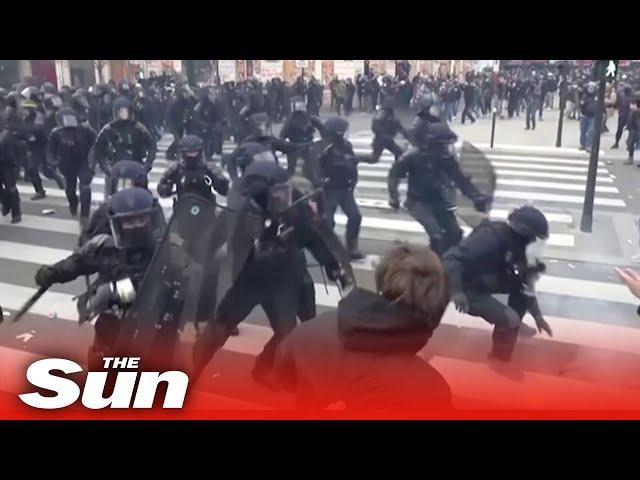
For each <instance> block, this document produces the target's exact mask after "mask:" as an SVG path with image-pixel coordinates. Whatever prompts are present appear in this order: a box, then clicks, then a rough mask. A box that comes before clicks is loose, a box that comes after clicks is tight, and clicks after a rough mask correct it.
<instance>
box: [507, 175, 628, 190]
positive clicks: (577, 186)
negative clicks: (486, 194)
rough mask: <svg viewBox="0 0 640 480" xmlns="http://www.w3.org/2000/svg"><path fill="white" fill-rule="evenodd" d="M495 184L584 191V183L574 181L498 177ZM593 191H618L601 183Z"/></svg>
mask: <svg viewBox="0 0 640 480" xmlns="http://www.w3.org/2000/svg"><path fill="white" fill-rule="evenodd" d="M497 184H498V185H505V186H511V187H529V188H550V189H557V190H577V191H579V192H584V191H585V185H584V184H582V185H580V184H575V183H559V182H539V181H535V180H511V179H506V178H498V179H497ZM595 191H596V192H598V193H620V191H619V190H618V189H617V188H616V187H606V186H602V185H596V188H595Z"/></svg>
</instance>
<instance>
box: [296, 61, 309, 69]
mask: <svg viewBox="0 0 640 480" xmlns="http://www.w3.org/2000/svg"><path fill="white" fill-rule="evenodd" d="M296 68H309V60H296Z"/></svg>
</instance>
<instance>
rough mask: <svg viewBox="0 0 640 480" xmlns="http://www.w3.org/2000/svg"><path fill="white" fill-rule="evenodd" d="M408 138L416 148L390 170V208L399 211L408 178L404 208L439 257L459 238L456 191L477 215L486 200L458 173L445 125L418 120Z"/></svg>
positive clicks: (450, 135) (452, 138)
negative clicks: (404, 180)
mask: <svg viewBox="0 0 640 480" xmlns="http://www.w3.org/2000/svg"><path fill="white" fill-rule="evenodd" d="M409 134H410V137H411V139H412V142H413V144H414V145H415V147H416V148H413V149H411V150H410V151H408V152H407V153H405V154H404V155H403V156H402V157H401V158H400V160H398V161H397V162H396V163H394V164H393V166H392V167H391V169H390V170H389V178H388V188H389V205H390V206H391V207H392V208H393V209H396V210H397V209H398V208H400V196H399V194H398V185H399V184H400V179H401V178H404V177H407V176H408V189H407V200H406V202H405V206H406V208H407V209H408V210H409V213H411V215H412V216H413V218H415V219H416V220H417V221H418V222H419V223H420V224H421V225H422V226H423V227H424V229H425V231H426V232H427V233H428V234H429V241H430V245H431V249H432V250H433V251H434V252H436V253H437V254H438V255H439V256H442V255H443V254H444V253H445V252H446V251H447V249H449V248H450V247H451V246H453V245H455V244H456V243H458V242H459V241H460V239H461V238H462V230H461V229H460V226H459V225H458V222H457V220H456V217H455V214H454V212H455V210H456V205H455V194H456V189H460V191H462V193H463V194H464V195H465V196H467V197H469V198H470V199H471V200H472V201H473V203H474V206H475V208H476V209H477V210H480V211H485V210H486V209H487V207H488V203H489V199H488V198H487V197H486V196H485V195H483V194H482V193H481V192H480V191H478V189H477V188H476V187H475V186H474V185H473V183H471V181H470V180H469V178H468V177H466V176H465V175H464V174H463V173H462V171H461V170H460V166H459V165H458V162H457V160H456V157H455V151H454V150H453V148H454V144H455V142H456V140H457V136H456V134H455V133H453V132H452V131H451V129H449V127H448V125H447V124H446V123H445V122H435V121H434V122H431V121H428V120H424V119H421V118H419V117H418V118H417V119H416V122H415V124H414V126H413V127H412V129H411V131H410V132H409Z"/></svg>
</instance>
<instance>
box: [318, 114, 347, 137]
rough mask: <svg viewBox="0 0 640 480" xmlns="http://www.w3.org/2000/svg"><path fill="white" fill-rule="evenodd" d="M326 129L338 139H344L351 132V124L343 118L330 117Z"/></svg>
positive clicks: (325, 124) (325, 123)
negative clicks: (348, 131)
mask: <svg viewBox="0 0 640 480" xmlns="http://www.w3.org/2000/svg"><path fill="white" fill-rule="evenodd" d="M324 126H325V128H326V129H327V130H328V131H329V133H331V134H332V135H335V136H337V137H343V136H344V134H345V133H347V130H349V122H348V121H347V120H345V119H344V118H341V117H335V116H334V117H329V118H327V119H326V120H325V122H324Z"/></svg>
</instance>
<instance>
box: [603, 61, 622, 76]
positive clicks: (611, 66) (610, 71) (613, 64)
mask: <svg viewBox="0 0 640 480" xmlns="http://www.w3.org/2000/svg"><path fill="white" fill-rule="evenodd" d="M606 62H607V63H606V67H605V71H604V75H605V76H606V77H607V79H609V80H613V79H614V78H616V75H617V73H618V62H619V60H607V61H606Z"/></svg>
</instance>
